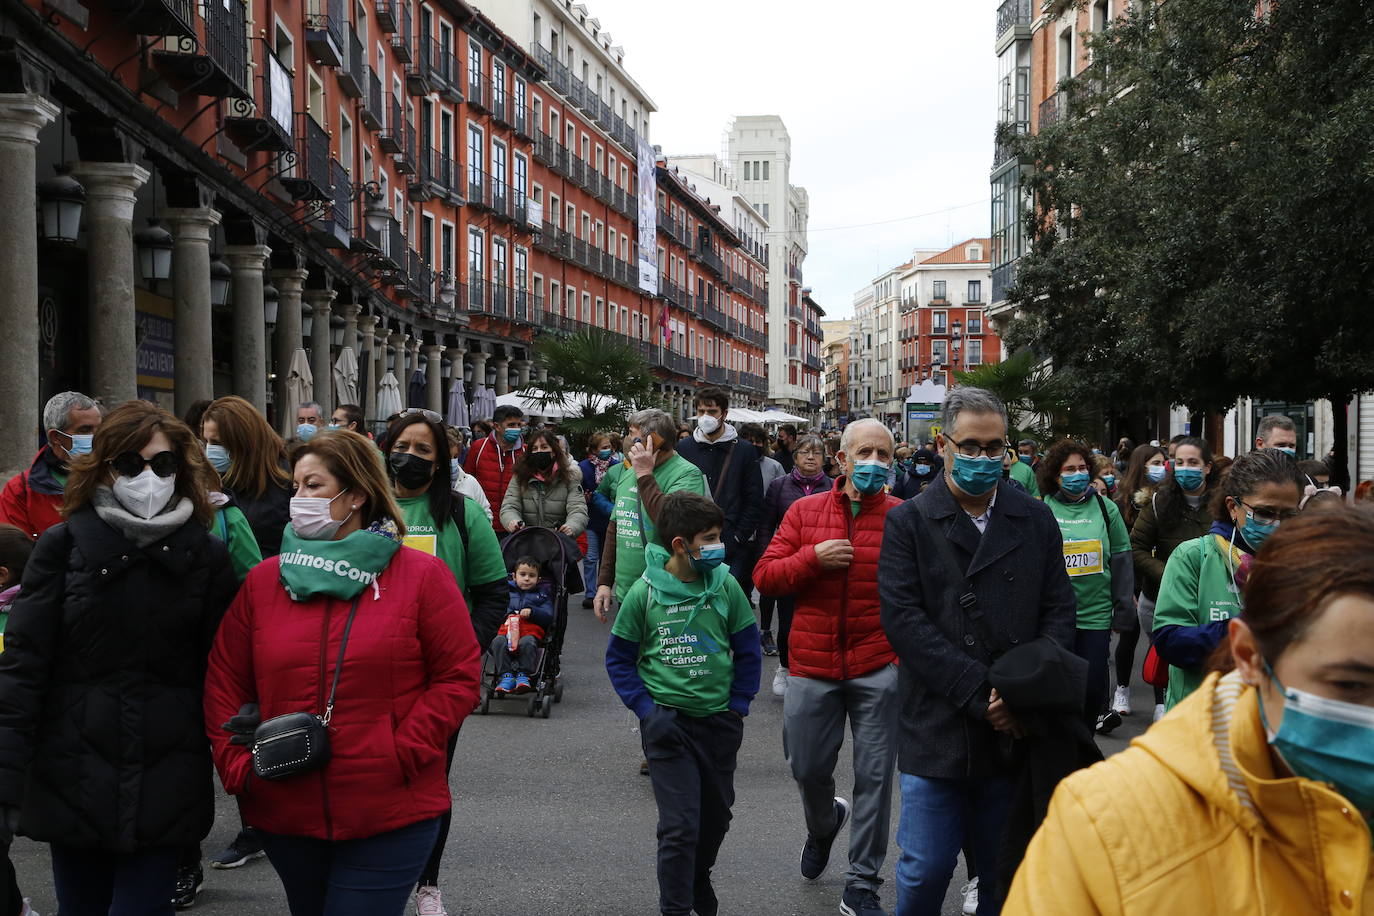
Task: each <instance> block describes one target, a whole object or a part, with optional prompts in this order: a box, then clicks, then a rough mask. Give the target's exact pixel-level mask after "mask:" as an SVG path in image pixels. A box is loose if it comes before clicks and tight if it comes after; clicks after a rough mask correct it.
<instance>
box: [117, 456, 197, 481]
mask: <svg viewBox="0 0 1374 916" xmlns="http://www.w3.org/2000/svg"><path fill="white" fill-rule="evenodd" d="M109 463H110V466H111V467H113V468H114V469H115V470H116V471H118V472H119V473H120V474H121V475H122V476H124V477H137V476H138V475H139V474H142V473H143V469H144V468H145V467H151V468H152V469H153V473H154V474H156V475H157V476H159V477H171V476H172V475H173V474H175V473H176V472H177V466H178V465H179V464H180V462H179V461H177V456H176V455H174V454H172V453H171V452H158V453H157V454H156V455H154V456H153V457H151V458H144V457H143V456H142V455H140V454H139V453H138V452H125V453H123V454H122V455H117V456H115V457H114V458H111V459H110V462H109Z"/></svg>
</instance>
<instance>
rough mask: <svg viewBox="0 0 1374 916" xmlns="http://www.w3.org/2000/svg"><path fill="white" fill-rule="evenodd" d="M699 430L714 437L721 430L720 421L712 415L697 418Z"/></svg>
mask: <svg viewBox="0 0 1374 916" xmlns="http://www.w3.org/2000/svg"><path fill="white" fill-rule="evenodd" d="M697 429H699V430H701V431H702V433H703V434H705V435H707V436H714V435H715V434H716V430H718V429H720V421H719V420H717V419H716V418H715V417H713V416H711V415H710V414H704V415H703V416H700V417H697Z"/></svg>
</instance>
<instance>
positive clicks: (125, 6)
mask: <svg viewBox="0 0 1374 916" xmlns="http://www.w3.org/2000/svg"><path fill="white" fill-rule="evenodd" d="M105 7H106V9H108V10H109V11H110V12H111V13H113V14H114V16H115V18H116V19H118V20H120V21H122V22H123V23H124V26H125V27H126V28H127V29H129V31H131V32H133V33H134V34H135V35H182V36H185V37H186V38H192V37H194V36H195V34H196V4H195V0H106V2H105Z"/></svg>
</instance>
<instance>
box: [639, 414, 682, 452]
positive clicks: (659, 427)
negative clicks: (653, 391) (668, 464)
mask: <svg viewBox="0 0 1374 916" xmlns="http://www.w3.org/2000/svg"><path fill="white" fill-rule="evenodd" d="M628 422H629V425H630V426H633V427H636V428H637V429H638V430H639V431H640V432H642V433H648V434H650V435H656V436H658V437H659V438H660V439H662V440H663V444H664V445H666V446H667V447H669V448H675V447H676V446H677V424H676V423H674V422H673V418H672V417H670V416H668V414H666V413H664V412H663V411H661V410H659V409H658V408H657V407H646V408H644V409H643V410H637V411H635V412H634V413H632V414H630V419H629V421H628Z"/></svg>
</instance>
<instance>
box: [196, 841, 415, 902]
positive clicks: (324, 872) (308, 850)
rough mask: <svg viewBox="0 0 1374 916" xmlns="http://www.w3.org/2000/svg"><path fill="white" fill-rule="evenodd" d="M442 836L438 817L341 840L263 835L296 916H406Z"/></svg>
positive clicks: (264, 844)
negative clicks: (367, 835) (424, 870)
mask: <svg viewBox="0 0 1374 916" xmlns="http://www.w3.org/2000/svg"><path fill="white" fill-rule="evenodd" d="M438 832H439V818H430V819H429V820H426V821H420V822H419V823H415V824H411V825H410V826H408V827H401V828H400V829H398V830H392V831H389V832H387V833H381V834H378V835H377V836H370V837H364V838H362V839H358V840H340V841H337V842H330V841H329V840H318V839H315V838H314V837H303V836H282V835H281V834H272V833H264V832H263V831H261V830H260V831H258V833H259V834H260V835H261V837H262V848H263V849H265V850H266V851H267V858H268V860H269V861H270V862H271V863H272V867H273V868H275V869H276V870H277V875H278V876H279V877H280V878H281V883H282V887H283V888H285V890H286V901H287V903H288V904H289V905H290V907H291V916H324V914H326V913H327V914H329V916H401V913H402V912H403V911H404V910H405V908H406V902H407V901H408V900H409V899H410V892H411V890H412V889H413V888H414V887H415V881H416V879H418V878H419V877H420V869H422V868H424V865H425V861H426V860H427V859H428V858H429V855H430V853H431V852H432V851H433V849H434V838H435V837H436V836H437V835H438ZM169 899H170V898H169Z"/></svg>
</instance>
